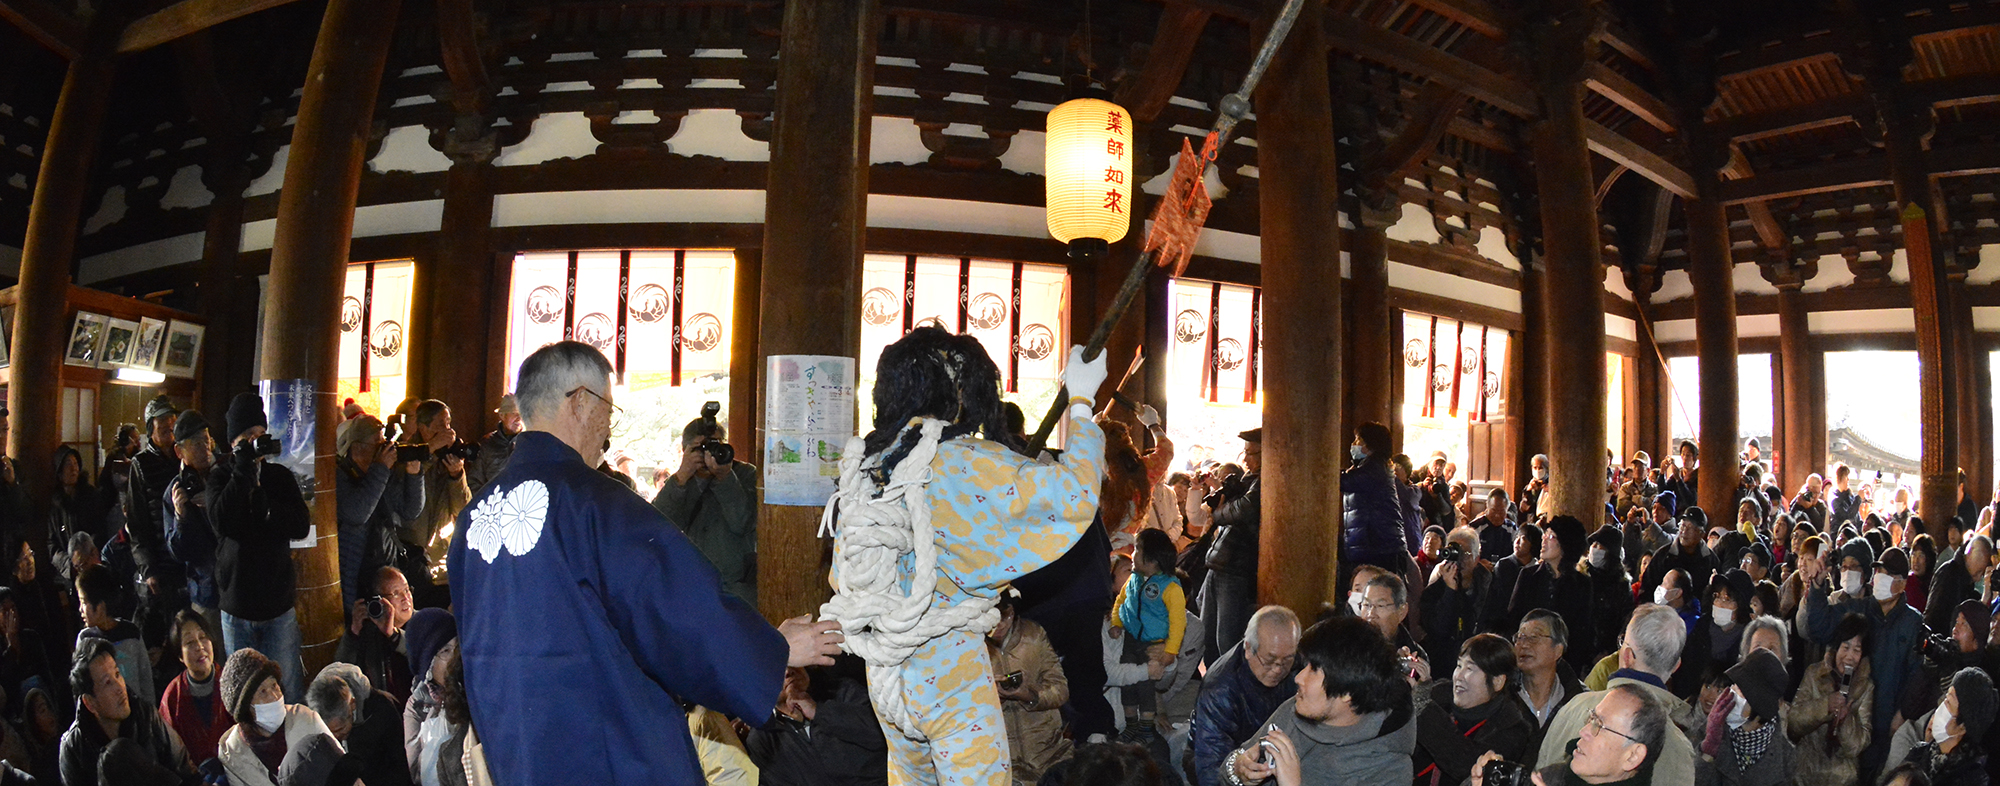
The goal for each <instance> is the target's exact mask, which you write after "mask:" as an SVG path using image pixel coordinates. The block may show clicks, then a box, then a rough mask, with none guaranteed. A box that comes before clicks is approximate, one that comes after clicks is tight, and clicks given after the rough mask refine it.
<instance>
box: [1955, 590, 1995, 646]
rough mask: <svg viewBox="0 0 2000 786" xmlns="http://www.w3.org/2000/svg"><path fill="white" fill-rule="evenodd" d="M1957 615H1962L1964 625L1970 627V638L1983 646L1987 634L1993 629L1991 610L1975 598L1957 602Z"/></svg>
mask: <svg viewBox="0 0 2000 786" xmlns="http://www.w3.org/2000/svg"><path fill="white" fill-rule="evenodd" d="M1958 616H1961V617H1964V618H1965V625H1966V627H1968V628H1971V629H1972V640H1973V641H1975V642H1978V644H1979V646H1980V647H1981V648H1984V647H1985V646H1986V637H1987V634H1989V633H1990V632H1992V630H1993V612H1992V611H1991V610H1990V609H1988V608H1986V604H1984V603H1981V602H1979V601H1978V600H1976V599H1975V600H1968V601H1965V602H1963V603H1960V604H1958Z"/></svg>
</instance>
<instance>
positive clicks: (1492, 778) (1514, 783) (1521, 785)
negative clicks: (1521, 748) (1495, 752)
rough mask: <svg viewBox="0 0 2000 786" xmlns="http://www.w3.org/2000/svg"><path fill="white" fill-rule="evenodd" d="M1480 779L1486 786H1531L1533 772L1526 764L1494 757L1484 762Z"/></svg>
mask: <svg viewBox="0 0 2000 786" xmlns="http://www.w3.org/2000/svg"><path fill="white" fill-rule="evenodd" d="M1481 772H1482V773H1483V778H1482V780H1483V781H1484V783H1485V784H1486V786H1532V784H1533V783H1534V780H1533V779H1532V778H1533V775H1534V773H1533V772H1532V771H1530V770H1529V769H1528V765H1526V764H1521V763H1519V762H1512V761H1506V760H1504V759H1496V760H1493V761H1489V762H1487V763H1486V769H1485V770H1482V771H1481Z"/></svg>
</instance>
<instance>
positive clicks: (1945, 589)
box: [1924, 535, 1993, 645]
mask: <svg viewBox="0 0 2000 786" xmlns="http://www.w3.org/2000/svg"><path fill="white" fill-rule="evenodd" d="M1992 570H1993V539H1992V538H1989V537H1987V536H1985V535H1974V536H1972V537H1970V538H1967V539H1966V541H1965V548H1963V549H1961V550H1959V553H1958V555H1957V556H1955V557H1953V558H1951V559H1950V560H1949V561H1947V562H1945V563H1943V564H1940V565H1938V566H1937V569H1936V572H1934V573H1932V574H1931V592H1930V598H1929V599H1928V600H1927V601H1926V602H1925V604H1924V624H1926V625H1929V626H1930V629H1931V630H1934V631H1943V630H1946V629H1948V628H1949V627H1950V625H1951V615H1952V614H1953V613H1954V612H1955V611H1956V610H1957V608H1958V604H1960V603H1964V602H1965V601H1968V600H1974V601H1976V600H1982V598H1981V594H1982V593H1981V592H1980V589H1981V585H1983V584H1985V583H1986V582H1987V581H1988V578H1987V576H1988V574H1989V573H1990V572H1991V571H1992ZM1985 643H1986V640H1985V639H1980V644H1982V645H1983V644H1985Z"/></svg>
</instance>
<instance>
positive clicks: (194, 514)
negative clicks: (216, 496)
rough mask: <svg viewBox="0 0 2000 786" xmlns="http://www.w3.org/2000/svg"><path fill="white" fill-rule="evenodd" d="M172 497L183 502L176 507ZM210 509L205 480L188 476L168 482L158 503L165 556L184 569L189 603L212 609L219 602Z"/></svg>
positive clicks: (213, 527)
mask: <svg viewBox="0 0 2000 786" xmlns="http://www.w3.org/2000/svg"><path fill="white" fill-rule="evenodd" d="M175 497H182V498H183V500H184V501H183V502H182V503H179V504H176V503H175V502H174V498H175ZM213 507H214V503H213V499H212V498H211V497H210V496H209V493H208V482H207V480H206V479H205V478H203V477H201V476H200V475H198V474H196V473H191V472H183V473H181V474H179V475H175V476H174V479H173V480H171V481H168V482H167V492H166V494H165V495H164V496H163V497H162V498H161V499H160V515H161V517H162V526H163V527H164V534H165V537H166V544H167V553H168V554H170V555H172V556H173V558H174V559H176V560H179V561H180V562H181V564H182V566H183V567H185V568H186V569H187V570H186V572H187V592H188V601H189V602H191V603H194V604H197V605H200V606H202V607H204V608H211V609H212V608H215V606H216V604H217V603H220V602H221V600H220V595H219V594H218V593H217V592H216V589H215V547H216V545H217V543H216V538H215V526H214V525H213V524H211V523H210V521H211V520H212V519H210V517H209V514H210V511H211V510H213Z"/></svg>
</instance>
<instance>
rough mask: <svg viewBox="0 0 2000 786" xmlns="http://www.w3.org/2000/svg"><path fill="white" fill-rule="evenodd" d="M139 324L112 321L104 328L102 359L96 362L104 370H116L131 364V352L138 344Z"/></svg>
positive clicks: (123, 320)
mask: <svg viewBox="0 0 2000 786" xmlns="http://www.w3.org/2000/svg"><path fill="white" fill-rule="evenodd" d="M138 338H139V323H137V322H133V321H131V320H128V319H114V320H111V321H110V324H109V325H108V326H107V327H105V328H104V351H103V352H101V353H99V354H101V355H103V356H104V357H103V358H101V359H100V360H99V361H98V363H97V364H98V365H99V366H103V367H104V368H117V367H119V366H123V365H126V364H128V363H131V362H132V350H133V348H134V347H135V346H136V345H137V344H138Z"/></svg>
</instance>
